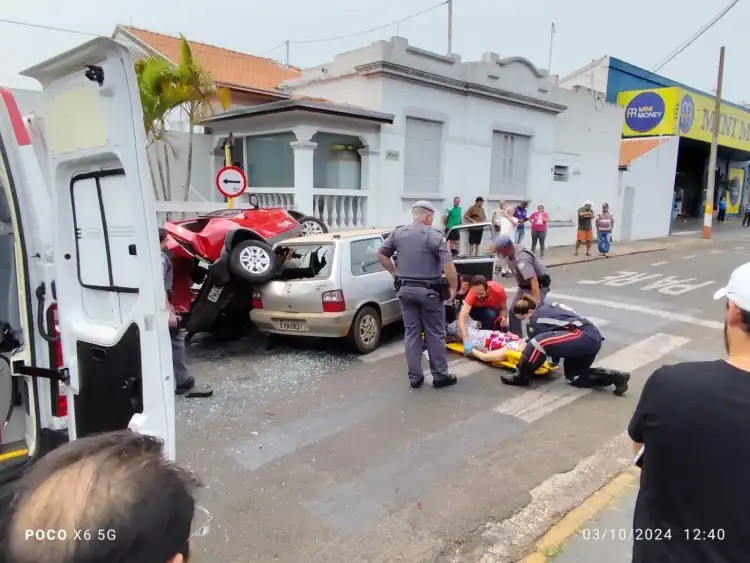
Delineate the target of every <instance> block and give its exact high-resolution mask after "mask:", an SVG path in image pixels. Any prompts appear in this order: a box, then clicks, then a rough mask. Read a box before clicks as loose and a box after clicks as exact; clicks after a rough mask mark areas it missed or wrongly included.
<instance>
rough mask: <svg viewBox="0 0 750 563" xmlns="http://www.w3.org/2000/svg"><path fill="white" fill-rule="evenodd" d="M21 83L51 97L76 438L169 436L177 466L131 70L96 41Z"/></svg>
mask: <svg viewBox="0 0 750 563" xmlns="http://www.w3.org/2000/svg"><path fill="white" fill-rule="evenodd" d="M23 74H24V75H26V76H29V77H32V78H35V79H37V80H38V81H39V82H40V83H41V84H42V86H43V90H44V101H45V106H44V127H43V128H44V137H45V144H46V147H47V153H48V155H47V156H48V160H47V162H45V163H42V166H43V167H46V168H47V175H46V176H47V177H48V179H49V184H50V185H49V186H48V188H49V191H50V193H51V199H52V209H53V213H52V216H53V221H52V239H53V241H54V242H53V246H52V252H51V257H50V259H51V260H53V261H54V270H55V282H56V297H57V304H58V313H59V330H60V334H61V343H62V355H63V364H64V367H65V369H66V370H67V374H68V375H69V393H70V395H69V405H68V408H69V416H68V430H69V435H70V438H71V439H75V438H76V437H81V436H86V435H90V434H95V433H98V432H104V431H111V430H117V429H122V428H127V427H129V428H131V429H132V430H134V431H137V432H141V433H145V434H150V435H154V436H158V437H160V438H162V439H163V440H164V441H165V450H166V452H167V453H168V455H170V456H171V457H174V454H175V451H174V430H175V429H174V424H175V422H174V383H173V373H172V363H171V347H170V340H169V333H168V327H167V318H168V317H167V312H166V307H165V292H164V283H163V277H162V270H161V268H162V266H161V259H160V251H159V243H158V234H157V222H156V213H155V210H154V201H153V194H152V190H151V185H152V182H151V177H150V171H149V168H148V164H147V159H146V138H145V132H144V128H143V121H142V108H141V104H140V98H139V94H138V87H137V82H136V76H135V72H134V66H133V61H132V60H131V57H130V55H129V53H128V51H127V49H125V48H124V47H123V46H121V45H120V44H118V43H117V42H115V41H113V40H110V39H105V38H97V39H94V40H92V41H90V42H88V43H85V44H84V45H81V46H80V47H78V48H76V49H73V50H71V51H68V52H67V53H64V54H62V55H59V56H57V57H55V58H52V59H50V60H48V61H46V62H44V63H41V64H39V65H37V66H35V67H33V68H31V69H29V70H27V71H25V72H24V73H23ZM27 189H29V190H33V189H35V188H34V187H33V186H28V187H27ZM37 189H38V188H37Z"/></svg>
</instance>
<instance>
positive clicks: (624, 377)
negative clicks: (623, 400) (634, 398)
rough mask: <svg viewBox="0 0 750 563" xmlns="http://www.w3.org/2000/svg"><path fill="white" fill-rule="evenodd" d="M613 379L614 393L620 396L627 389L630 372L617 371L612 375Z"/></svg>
mask: <svg viewBox="0 0 750 563" xmlns="http://www.w3.org/2000/svg"><path fill="white" fill-rule="evenodd" d="M613 377H614V379H615V390H614V394H615V395H617V396H618V397H622V396H623V395H624V394H625V391H627V390H628V381H630V374H629V373H626V372H624V371H620V372H617V374H615V375H614V376H613Z"/></svg>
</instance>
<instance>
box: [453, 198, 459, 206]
mask: <svg viewBox="0 0 750 563" xmlns="http://www.w3.org/2000/svg"><path fill="white" fill-rule="evenodd" d="M459 205H461V198H460V197H458V196H456V197H454V198H453V207H458V206H459Z"/></svg>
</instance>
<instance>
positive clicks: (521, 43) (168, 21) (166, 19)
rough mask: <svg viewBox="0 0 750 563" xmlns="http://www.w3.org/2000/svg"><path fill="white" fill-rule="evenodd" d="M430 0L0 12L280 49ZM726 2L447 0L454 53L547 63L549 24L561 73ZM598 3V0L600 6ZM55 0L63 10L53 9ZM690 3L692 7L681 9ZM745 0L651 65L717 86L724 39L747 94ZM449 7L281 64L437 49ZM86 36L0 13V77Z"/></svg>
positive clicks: (251, 0)
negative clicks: (375, 46)
mask: <svg viewBox="0 0 750 563" xmlns="http://www.w3.org/2000/svg"><path fill="white" fill-rule="evenodd" d="M439 2H440V0H401V1H396V0H314V1H311V0H283V1H278V0H277V1H275V2H269V1H268V0H263V1H260V0H224V1H222V2H207V1H206V0H127V1H123V0H104V1H102V0H65V2H61V1H60V0H0V19H8V20H17V21H23V22H29V23H34V24H41V25H46V26H54V27H59V28H66V29H73V30H77V31H82V32H88V33H93V34H101V35H107V36H109V35H111V34H112V32H113V30H114V27H115V25H116V24H125V25H133V26H136V27H140V28H144V29H149V30H152V31H157V32H161V33H167V34H171V35H177V34H179V33H182V34H183V35H185V36H186V37H187V38H188V39H191V40H194V41H202V42H204V43H210V44H214V45H217V46H221V47H225V48H228V49H234V50H237V51H241V52H247V53H251V54H255V55H260V54H266V56H268V57H272V58H277V59H282V58H283V57H284V48H283V47H278V48H276V49H275V50H273V51H271V52H268V51H270V50H271V49H274V48H275V47H276V46H278V45H279V44H280V43H282V42H283V41H285V40H287V39H289V40H291V41H293V42H294V41H310V40H318V39H328V38H332V37H339V36H342V35H347V34H352V33H356V32H360V31H363V30H367V29H371V28H373V27H376V26H380V25H383V24H387V23H389V22H392V21H395V20H398V19H400V18H403V17H406V16H409V15H411V14H413V13H416V12H418V11H420V10H423V9H427V8H430V7H431V6H434V5H436V4H438V3H439ZM728 3H729V0H712V1H703V2H697V1H696V2H686V1H685V0H627V1H622V2H600V3H598V5H596V7H595V8H593V9H592V6H593V5H594V3H592V2H591V1H590V0H536V1H532V0H454V9H453V13H454V16H453V20H454V27H453V52H454V53H456V54H458V55H460V56H461V57H462V59H463V60H464V61H467V60H476V59H478V58H480V57H481V55H482V53H485V52H488V51H493V52H496V53H499V54H500V55H501V56H503V57H508V56H522V57H526V58H528V59H529V60H531V61H532V62H533V63H534V64H536V65H537V66H539V67H541V68H546V67H547V66H548V57H549V46H550V26H551V24H552V22H554V23H555V28H556V33H555V36H554V49H553V59H552V72H553V73H554V74H560V75H561V76H565V75H566V74H568V73H570V72H572V71H574V70H576V69H578V68H580V67H582V66H584V65H586V64H588V63H589V62H591V61H592V60H594V59H597V58H600V57H602V56H603V55H612V56H615V57H617V58H620V59H623V60H625V61H627V62H630V63H632V64H635V65H637V66H641V67H644V68H647V69H651V68H653V67H654V66H655V65H656V64H657V63H658V62H659V61H660V60H662V59H663V58H664V57H665V56H666V55H668V54H669V53H670V52H671V51H673V50H674V49H675V48H676V47H677V46H679V45H680V44H681V43H683V42H684V41H685V40H687V39H688V38H689V37H690V36H691V35H693V33H695V32H696V31H697V30H698V29H700V28H701V27H702V26H703V25H704V24H705V23H707V22H708V21H709V20H710V19H711V18H712V17H713V16H715V15H716V14H717V13H719V11H721V9H722V8H723V7H724V6H726V5H727V4H728ZM605 4H606V7H605ZM63 6H64V8H63ZM688 6H691V7H688ZM743 21H744V22H748V21H750V0H741V1H740V3H739V4H738V5H737V6H735V7H734V9H733V10H731V11H730V12H729V13H728V14H727V15H726V16H725V17H724V19H722V20H721V21H720V22H719V23H717V24H716V25H715V26H714V27H713V28H711V29H710V30H709V31H708V32H706V33H705V34H704V35H703V36H702V37H701V38H700V39H698V40H697V41H696V42H695V43H693V44H692V45H691V46H690V47H688V49H687V50H685V51H684V52H683V53H682V54H680V55H679V56H678V57H677V58H676V59H675V60H673V61H672V62H671V63H669V64H668V65H667V66H665V67H664V68H663V69H662V70H661V71H660V74H663V75H665V76H667V77H669V78H672V79H674V80H677V81H679V82H683V83H685V84H687V85H689V86H692V87H694V88H698V89H701V90H704V91H708V92H710V91H713V90H714V89H715V87H716V74H717V66H718V58H719V48H720V47H721V45H725V46H726V48H727V54H726V65H725V71H724V88H723V89H724V95H723V97H724V98H725V99H727V100H731V101H734V102H750V73H748V72H747V70H746V69H747V67H748V56H747V54H748V53H750V33H747V26H746V25H743V23H742V22H743ZM447 27H448V26H447V8H446V7H445V6H441V7H439V8H436V9H435V10H432V11H430V12H428V13H426V14H423V15H421V16H419V17H416V18H414V19H411V20H409V21H407V22H403V23H400V24H398V25H392V26H389V27H387V28H385V29H381V30H378V31H374V32H368V33H363V34H361V35H357V36H355V37H349V38H344V39H338V40H332V41H320V42H315V43H305V44H294V43H293V44H292V46H291V63H292V64H293V65H295V66H300V67H305V66H313V65H317V64H322V63H325V62H328V61H330V60H332V59H333V57H334V56H335V55H336V53H340V52H345V51H349V50H352V49H356V48H358V47H361V46H364V45H368V44H370V43H372V42H373V41H377V40H380V39H388V38H390V37H392V36H395V35H400V36H402V37H406V38H408V39H409V43H410V44H412V45H415V46H417V47H421V48H424V49H428V50H431V51H435V52H439V53H445V52H446V50H447ZM87 39H88V38H87V37H86V36H84V35H76V34H71V33H63V32H57V31H49V30H42V29H33V28H29V27H24V26H19V25H12V24H8V23H3V22H0V61H1V62H0V84H2V85H6V86H11V87H20V88H37V87H38V85H37V83H36V82H35V81H34V80H31V79H27V78H24V77H21V76H19V75H18V73H19V72H20V71H21V70H23V69H25V68H28V67H30V66H32V65H34V64H36V63H38V62H41V61H43V60H45V59H46V58H49V57H51V56H53V55H55V54H58V53H60V52H62V51H64V50H66V49H69V48H72V47H74V46H76V45H78V44H80V43H82V42H84V41H86V40H87Z"/></svg>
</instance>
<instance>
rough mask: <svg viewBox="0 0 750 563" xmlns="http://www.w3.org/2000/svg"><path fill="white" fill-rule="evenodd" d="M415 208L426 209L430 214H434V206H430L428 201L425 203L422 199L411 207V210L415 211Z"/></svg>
mask: <svg viewBox="0 0 750 563" xmlns="http://www.w3.org/2000/svg"><path fill="white" fill-rule="evenodd" d="M417 207H419V208H421V209H426V210H427V211H429V212H430V213H435V206H434V205H432V204H431V203H430V202H429V201H425V200H424V199H420V200H419V201H418V202H416V203H415V204H414V205H412V206H411V208H412V209H416V208H417Z"/></svg>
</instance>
